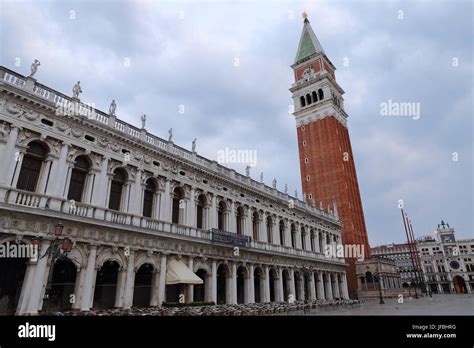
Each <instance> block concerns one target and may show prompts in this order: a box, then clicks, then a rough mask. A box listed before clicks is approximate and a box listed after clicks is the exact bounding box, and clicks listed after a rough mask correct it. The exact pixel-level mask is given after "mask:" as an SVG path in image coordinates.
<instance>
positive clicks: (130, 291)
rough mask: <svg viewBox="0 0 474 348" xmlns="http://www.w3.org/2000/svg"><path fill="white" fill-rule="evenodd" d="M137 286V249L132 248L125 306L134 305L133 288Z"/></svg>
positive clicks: (128, 266) (129, 257)
mask: <svg viewBox="0 0 474 348" xmlns="http://www.w3.org/2000/svg"><path fill="white" fill-rule="evenodd" d="M134 287H135V250H130V255H129V256H128V265H127V273H126V279H125V291H124V300H123V307H124V308H130V307H132V306H133V290H134Z"/></svg>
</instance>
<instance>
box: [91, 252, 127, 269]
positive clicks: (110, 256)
mask: <svg viewBox="0 0 474 348" xmlns="http://www.w3.org/2000/svg"><path fill="white" fill-rule="evenodd" d="M106 261H116V262H117V263H118V264H119V266H120V269H126V268H127V259H126V257H125V255H124V254H123V252H122V251H121V250H117V252H115V253H114V252H113V250H112V248H111V247H105V248H102V250H100V251H99V252H98V255H97V258H96V263H95V265H96V268H100V267H102V265H103V264H104V263H105V262H106Z"/></svg>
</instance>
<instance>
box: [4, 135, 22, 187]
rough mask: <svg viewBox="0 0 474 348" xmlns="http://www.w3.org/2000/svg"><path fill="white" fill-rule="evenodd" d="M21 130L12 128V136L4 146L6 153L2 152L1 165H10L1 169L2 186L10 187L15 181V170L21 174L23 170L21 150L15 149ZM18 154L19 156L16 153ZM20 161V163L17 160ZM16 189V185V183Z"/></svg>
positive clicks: (9, 136)
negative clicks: (13, 180) (21, 169)
mask: <svg viewBox="0 0 474 348" xmlns="http://www.w3.org/2000/svg"><path fill="white" fill-rule="evenodd" d="M19 131H20V128H19V127H17V126H11V130H10V134H9V135H8V140H7V143H6V144H5V146H4V149H3V150H4V151H0V156H1V157H0V159H1V163H8V164H9V165H3V166H1V167H0V185H5V186H10V182H11V181H12V179H13V173H14V172H15V169H16V171H17V172H20V168H21V161H20V160H21V157H22V156H21V153H20V150H19V149H16V148H15V145H16V140H17V138H18V132H19ZM17 152H18V155H16V153H17ZM16 159H18V161H17V160H16ZM14 186H15V187H16V183H14Z"/></svg>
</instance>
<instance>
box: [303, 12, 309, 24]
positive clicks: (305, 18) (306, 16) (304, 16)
mask: <svg viewBox="0 0 474 348" xmlns="http://www.w3.org/2000/svg"><path fill="white" fill-rule="evenodd" d="M301 15H302V16H303V19H304V22H305V23H306V22H309V20H308V14H307V13H306V11H305V12H303V13H302V14H301Z"/></svg>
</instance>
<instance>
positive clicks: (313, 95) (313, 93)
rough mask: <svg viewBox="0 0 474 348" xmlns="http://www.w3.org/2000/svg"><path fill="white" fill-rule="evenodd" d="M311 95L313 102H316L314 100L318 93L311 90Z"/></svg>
mask: <svg viewBox="0 0 474 348" xmlns="http://www.w3.org/2000/svg"><path fill="white" fill-rule="evenodd" d="M311 96H312V97H313V102H315V103H316V102H317V101H318V95H317V94H316V91H313V92H312V93H311Z"/></svg>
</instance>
